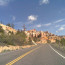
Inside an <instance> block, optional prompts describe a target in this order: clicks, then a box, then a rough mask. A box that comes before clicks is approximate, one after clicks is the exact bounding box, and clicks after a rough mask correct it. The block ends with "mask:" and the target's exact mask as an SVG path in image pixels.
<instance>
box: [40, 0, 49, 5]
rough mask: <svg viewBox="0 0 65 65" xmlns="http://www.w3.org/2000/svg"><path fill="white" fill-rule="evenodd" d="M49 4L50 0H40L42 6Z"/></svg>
mask: <svg viewBox="0 0 65 65" xmlns="http://www.w3.org/2000/svg"><path fill="white" fill-rule="evenodd" d="M48 3H49V0H40V5H42V4H48Z"/></svg>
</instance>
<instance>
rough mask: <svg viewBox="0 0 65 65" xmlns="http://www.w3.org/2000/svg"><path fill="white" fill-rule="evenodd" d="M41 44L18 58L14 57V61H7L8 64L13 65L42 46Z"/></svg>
mask: <svg viewBox="0 0 65 65" xmlns="http://www.w3.org/2000/svg"><path fill="white" fill-rule="evenodd" d="M40 47H41V46H39V47H37V48H34V49H32V50H30V51H28V52H26V53H24V54H23V55H21V56H19V57H18V58H16V59H14V60H13V61H11V62H9V63H7V64H6V65H13V64H14V63H15V62H17V61H19V60H21V59H22V58H23V57H25V56H26V55H28V54H30V53H31V52H33V51H35V50H37V49H38V48H40Z"/></svg>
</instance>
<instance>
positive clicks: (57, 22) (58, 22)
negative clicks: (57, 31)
mask: <svg viewBox="0 0 65 65" xmlns="http://www.w3.org/2000/svg"><path fill="white" fill-rule="evenodd" d="M64 20H65V19H60V20H57V21H55V22H54V23H59V22H62V21H64Z"/></svg>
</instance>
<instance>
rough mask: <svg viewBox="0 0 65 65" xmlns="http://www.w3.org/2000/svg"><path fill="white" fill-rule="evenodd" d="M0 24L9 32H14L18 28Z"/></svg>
mask: <svg viewBox="0 0 65 65" xmlns="http://www.w3.org/2000/svg"><path fill="white" fill-rule="evenodd" d="M0 26H2V28H3V30H4V31H5V33H6V34H7V33H9V32H13V33H14V34H15V33H16V32H17V30H15V29H13V28H12V27H9V26H6V25H3V24H0Z"/></svg>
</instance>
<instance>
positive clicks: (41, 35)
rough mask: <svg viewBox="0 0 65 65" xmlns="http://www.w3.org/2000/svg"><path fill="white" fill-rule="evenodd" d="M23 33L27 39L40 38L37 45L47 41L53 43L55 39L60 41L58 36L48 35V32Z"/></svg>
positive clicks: (34, 30) (33, 30)
mask: <svg viewBox="0 0 65 65" xmlns="http://www.w3.org/2000/svg"><path fill="white" fill-rule="evenodd" d="M25 33H26V35H27V37H28V38H29V37H31V38H32V37H36V38H40V41H38V42H37V43H48V41H50V42H51V43H55V42H56V39H57V40H61V37H60V36H57V35H54V34H52V33H49V32H48V31H46V32H43V31H37V30H36V29H32V30H29V31H25Z"/></svg>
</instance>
